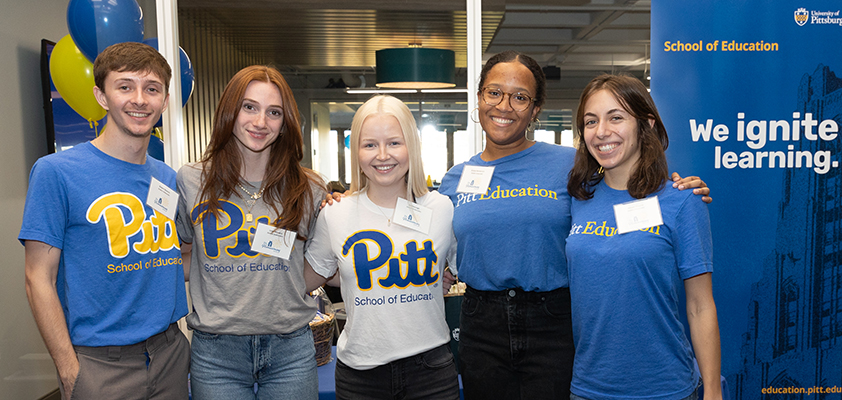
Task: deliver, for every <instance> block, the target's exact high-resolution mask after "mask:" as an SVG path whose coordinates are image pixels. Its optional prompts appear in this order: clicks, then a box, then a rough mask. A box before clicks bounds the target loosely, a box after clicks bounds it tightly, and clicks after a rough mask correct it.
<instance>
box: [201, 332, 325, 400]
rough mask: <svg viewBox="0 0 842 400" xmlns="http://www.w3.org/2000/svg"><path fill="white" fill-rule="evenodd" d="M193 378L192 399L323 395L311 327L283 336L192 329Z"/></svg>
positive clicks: (260, 399)
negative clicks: (220, 333)
mask: <svg viewBox="0 0 842 400" xmlns="http://www.w3.org/2000/svg"><path fill="white" fill-rule="evenodd" d="M190 376H191V378H190V381H191V387H192V389H193V399H194V400H215V399H219V400H223V399H224V400H241V399H242V400H244V399H259V400H263V399H267V400H268V399H296V400H298V399H302V400H310V399H312V400H315V399H318V397H319V381H318V374H317V373H316V349H315V347H314V345H313V332H312V331H310V326H309V325H307V326H305V327H303V328H301V329H298V330H296V331H294V332H291V333H288V334H285V335H245V336H237V335H216V334H211V333H205V332H201V331H198V330H194V331H193V346H192V358H191V362H190ZM255 384H257V391H256V392H255Z"/></svg>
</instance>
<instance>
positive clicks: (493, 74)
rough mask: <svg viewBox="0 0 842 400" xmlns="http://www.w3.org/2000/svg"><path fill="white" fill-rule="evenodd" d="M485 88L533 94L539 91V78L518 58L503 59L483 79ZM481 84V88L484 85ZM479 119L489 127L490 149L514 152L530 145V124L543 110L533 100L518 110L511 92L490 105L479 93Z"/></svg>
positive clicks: (488, 144) (487, 128) (486, 135)
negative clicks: (513, 106) (504, 60)
mask: <svg viewBox="0 0 842 400" xmlns="http://www.w3.org/2000/svg"><path fill="white" fill-rule="evenodd" d="M483 85H484V86H483V88H496V89H499V90H500V91H502V92H506V93H522V94H525V95H527V96H530V97H534V96H535V95H536V85H537V83H536V81H535V76H534V75H532V71H530V70H529V68H527V67H526V66H525V65H523V64H521V63H519V62H517V61H514V62H501V63H499V64H497V65H495V66H494V67H492V68H491V70H489V71H488V75H487V76H486V78H485V81H484V82H483ZM483 88H481V89H483ZM478 100H479V102H478V104H479V119H480V125H482V129H483V130H484V131H485V138H486V149H488V150H492V151H495V152H498V153H499V152H502V153H504V155H508V154H514V153H516V152H518V151H521V150H523V149H525V148H526V147H529V145H530V143H529V142H527V141H526V127H527V126H528V125H529V122H530V121H532V120H533V119H535V117H536V116H537V115H538V113H539V112H540V109H539V108H538V107H535V105H534V104H531V105H530V106H529V107H527V108H526V109H525V110H523V111H515V110H514V109H513V108H512V107H511V105H510V104H509V95H508V94H507V95H504V98H503V99H502V101H500V104H497V105H496V106H490V105H488V104H487V103H486V102H485V101H483V99H482V95H481V94H480V95H478Z"/></svg>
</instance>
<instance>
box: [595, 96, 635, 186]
mask: <svg viewBox="0 0 842 400" xmlns="http://www.w3.org/2000/svg"><path fill="white" fill-rule="evenodd" d="M584 126H585V132H584V140H585V145H586V146H587V147H588V152H590V153H591V155H592V156H593V157H594V158H595V159H596V161H597V162H598V163H599V165H601V166H602V168H604V169H605V177H606V180H607V181H606V183H608V184H609V185H611V184H612V181H613V182H622V183H623V184H622V186H625V182H627V181H628V178H629V177H630V176H631V174H632V171H633V169H634V166H635V164H636V163H637V161H638V160H639V159H640V145H639V142H638V126H637V119H636V118H635V117H633V116H632V115H631V114H629V113H628V112H627V111H626V110H625V108H623V106H622V105H621V104H620V103H619V102H618V101H617V99H616V98H615V97H614V95H613V94H612V93H611V92H609V91H608V90H600V91H597V92H596V93H594V94H593V95H591V96H590V98H588V100H587V102H585V105H584ZM612 187H613V188H615V189H625V187H615V186H612Z"/></svg>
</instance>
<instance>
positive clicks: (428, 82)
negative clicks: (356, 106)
mask: <svg viewBox="0 0 842 400" xmlns="http://www.w3.org/2000/svg"><path fill="white" fill-rule="evenodd" d="M375 57H376V59H377V87H380V88H398V89H438V88H452V87H455V86H456V56H455V53H454V52H453V50H444V49H429V48H422V47H407V48H401V49H384V50H378V51H377V52H375Z"/></svg>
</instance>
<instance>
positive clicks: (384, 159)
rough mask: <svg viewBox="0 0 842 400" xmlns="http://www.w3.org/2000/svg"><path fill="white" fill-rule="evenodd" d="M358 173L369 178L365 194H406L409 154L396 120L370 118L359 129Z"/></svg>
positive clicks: (380, 116) (381, 117) (386, 117)
mask: <svg viewBox="0 0 842 400" xmlns="http://www.w3.org/2000/svg"><path fill="white" fill-rule="evenodd" d="M358 160H359V165H360V169H362V172H363V174H365V176H366V178H368V190H369V191H371V190H375V191H376V190H382V189H387V190H389V191H390V192H391V191H397V192H396V193H404V192H406V174H407V172H409V152H408V150H407V147H406V140H405V139H404V136H403V131H401V126H400V123H399V122H398V119H397V118H395V117H393V116H391V115H385V114H373V115H370V116H369V117H367V118H366V119H365V121H364V122H363V125H362V128H361V129H360V150H359V154H358Z"/></svg>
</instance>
